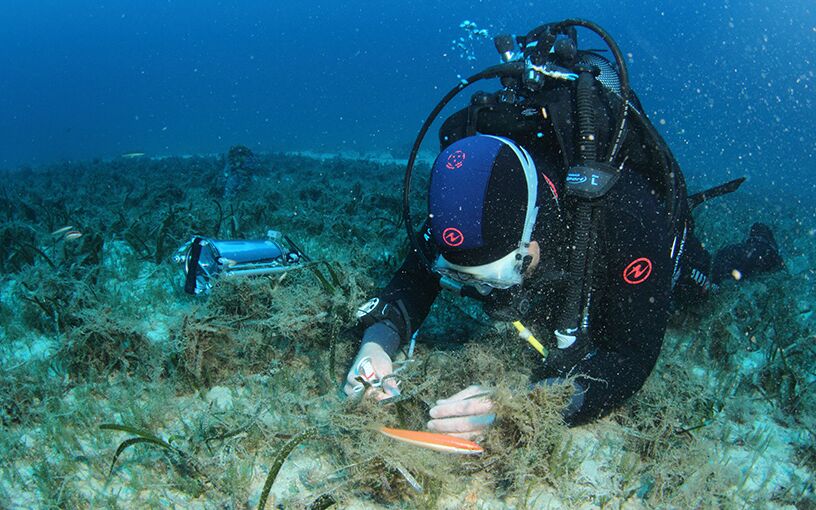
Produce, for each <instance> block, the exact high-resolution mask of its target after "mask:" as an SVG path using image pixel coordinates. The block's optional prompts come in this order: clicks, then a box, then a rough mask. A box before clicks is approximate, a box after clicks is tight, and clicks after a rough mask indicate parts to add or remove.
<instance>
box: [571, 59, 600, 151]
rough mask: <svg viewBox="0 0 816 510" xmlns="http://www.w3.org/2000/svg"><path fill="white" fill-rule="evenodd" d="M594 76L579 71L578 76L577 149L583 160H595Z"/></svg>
mask: <svg viewBox="0 0 816 510" xmlns="http://www.w3.org/2000/svg"><path fill="white" fill-rule="evenodd" d="M594 82H595V77H594V76H592V75H591V74H590V73H581V76H579V77H578V91H577V93H576V96H577V100H578V108H577V110H578V136H579V140H578V150H579V153H580V155H581V158H583V160H584V161H596V160H597V150H596V147H595V108H594V102H593V101H592V96H593V95H594V92H595V88H594V87H593V84H594Z"/></svg>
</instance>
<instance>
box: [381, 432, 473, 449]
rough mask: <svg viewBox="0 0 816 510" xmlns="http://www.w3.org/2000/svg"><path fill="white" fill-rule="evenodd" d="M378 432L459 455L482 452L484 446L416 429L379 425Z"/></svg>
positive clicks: (398, 439)
mask: <svg viewBox="0 0 816 510" xmlns="http://www.w3.org/2000/svg"><path fill="white" fill-rule="evenodd" d="M380 433H381V434H383V435H386V436H388V437H390V438H392V439H396V440H397V441H402V442H404V443H409V444H413V445H416V446H421V447H422V448H428V449H429V450H435V451H438V452H445V453H458V454H461V455H479V454H480V453H483V452H484V448H482V447H481V446H479V444H478V443H474V442H473V441H470V440H468V439H462V438H459V437H456V436H449V435H447V434H437V433H434V432H420V431H417V430H405V429H392V428H389V427H380Z"/></svg>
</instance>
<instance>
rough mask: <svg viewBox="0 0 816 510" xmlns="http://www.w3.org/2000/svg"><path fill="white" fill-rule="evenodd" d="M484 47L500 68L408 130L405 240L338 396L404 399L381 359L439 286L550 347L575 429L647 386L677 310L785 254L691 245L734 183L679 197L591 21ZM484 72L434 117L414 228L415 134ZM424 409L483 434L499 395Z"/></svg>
mask: <svg viewBox="0 0 816 510" xmlns="http://www.w3.org/2000/svg"><path fill="white" fill-rule="evenodd" d="M578 27H584V28H587V29H589V30H591V31H593V32H595V34H597V35H598V36H599V37H600V38H601V39H602V40H603V41H604V42H605V43H606V45H607V46H608V48H609V51H611V53H612V55H613V57H614V58H613V59H611V60H610V59H607V58H605V57H604V56H603V55H602V54H601V52H600V51H599V50H580V49H578V40H577V30H576V29H577V28H578ZM495 43H496V47H497V49H498V50H499V53H500V54H501V55H502V60H503V63H502V64H499V65H496V66H493V67H490V68H488V69H486V70H484V71H482V72H480V73H478V74H476V75H474V76H473V77H471V78H469V79H467V80H463V81H462V82H461V83H460V84H459V85H457V87H455V88H454V89H453V90H452V91H451V92H450V93H448V95H447V96H445V98H444V99H443V100H442V102H440V104H439V105H438V106H437V107H436V108H435V109H434V111H433V112H432V113H431V115H430V116H429V118H428V119H427V120H426V122H425V124H424V125H423V128H422V130H421V131H420V133H419V136H418V137H417V140H416V142H415V144H414V147H413V150H412V153H411V156H410V158H409V163H408V168H407V170H406V178H405V183H406V186H405V189H404V194H403V199H404V214H405V219H406V226H407V228H408V236H409V239H410V240H411V243H412V250H411V251H410V252H409V254H408V256H407V258H406V260H405V261H404V262H403V264H402V266H401V267H400V269H399V270H398V271H397V273H396V274H395V275H394V276H393V277H392V279H391V280H390V282H389V283H388V285H387V286H386V287H385V288H384V289H382V290H381V291H380V292H379V295H378V296H377V297H376V298H374V299H372V300H371V301H369V302H368V303H366V304H365V305H363V306H362V307H361V308H360V310H359V311H358V317H359V318H360V320H361V323H362V324H363V325H364V326H365V330H364V333H363V337H362V343H361V346H360V348H359V351H358V353H357V356H356V358H355V360H354V361H353V363H352V365H351V369H350V370H349V373H348V376H347V379H346V383H345V386H344V391H345V393H346V394H347V395H349V396H352V395H360V394H361V393H365V394H366V395H370V396H373V397H374V398H378V399H384V398H389V397H392V396H395V395H398V394H399V388H398V384H397V382H396V381H397V379H396V377H394V376H393V375H392V374H393V371H394V368H393V364H392V357H393V356H394V355H395V353H397V351H398V350H399V348H400V346H401V345H403V344H405V343H407V342H409V341H412V339H413V338H414V334H415V333H416V331H417V330H418V328H419V327H420V325H421V324H422V323H423V321H424V320H425V318H426V316H427V315H428V313H429V310H430V308H431V305H432V303H433V302H434V300H435V298H436V296H437V295H438V294H439V293H440V291H442V290H443V289H447V290H451V291H453V292H455V293H456V294H458V295H461V296H467V297H471V298H475V299H478V300H480V301H481V302H482V303H483V306H484V309H485V311H487V312H488V313H489V314H490V315H491V317H493V318H496V319H498V320H509V321H518V322H516V323H515V324H516V327H517V329H519V331H520V333H522V335H527V336H528V337H529V335H530V332H531V331H535V332H536V334H537V337H538V338H539V339H540V341H541V343H542V344H544V345H540V344H539V347H541V349H538V347H537V349H538V350H539V353H540V354H541V356H542V357H543V358H544V359H543V361H542V363H541V364H540V365H539V369H538V373H536V374H535V376H536V378H537V382H540V383H541V384H554V383H560V382H564V381H570V382H571V383H572V385H573V387H574V390H575V391H574V393H573V396H572V399H571V401H570V403H569V405H568V406H567V408H565V409H564V412H563V416H564V419H565V420H566V422H567V423H568V424H569V425H578V424H583V423H586V422H588V421H591V420H593V419H596V418H598V417H601V416H603V415H605V414H607V413H608V412H609V411H611V410H612V409H613V408H615V407H616V406H618V405H619V404H621V403H622V402H623V401H625V400H626V399H627V398H629V397H630V396H631V395H633V394H634V393H635V392H637V391H638V390H639V389H640V388H641V386H642V385H643V384H644V382H645V381H646V379H647V377H648V376H649V374H650V373H651V371H652V369H653V368H654V366H655V363H656V361H657V358H658V355H659V353H660V349H661V345H662V342H663V336H664V333H665V331H666V325H667V321H668V317H669V314H670V311H671V310H672V306H676V305H680V304H686V303H691V302H695V301H699V300H701V299H703V298H704V297H705V296H706V295H707V294H708V293H709V292H710V291H711V290H712V289H714V288H715V287H716V286H718V285H720V284H721V283H723V282H725V281H726V280H734V279H736V280H738V279H741V278H744V277H748V276H751V275H753V274H756V273H761V272H765V271H772V270H776V269H780V268H781V267H782V266H783V262H782V259H781V258H780V256H779V253H778V249H777V245H776V241H775V240H774V236H773V234H772V232H771V230H770V229H769V228H768V227H767V226H765V225H763V224H759V223H757V224H754V226H753V227H752V228H751V230H750V232H749V234H748V237H747V239H746V240H745V241H744V242H743V243H740V244H736V245H732V246H727V247H725V248H723V249H722V250H720V251H718V252H717V253H715V254H714V255H713V256H712V255H711V254H709V253H708V252H707V251H706V250H705V249H704V248H703V246H702V244H701V243H700V241H699V240H698V239H697V237H695V235H694V229H693V221H692V217H691V214H690V213H691V209H693V208H694V206H696V205H698V204H699V203H701V202H702V201H704V200H706V199H708V198H712V197H714V196H719V195H722V194H725V193H728V192H730V191H733V190H734V189H736V188H737V187H738V186H739V184H740V183H741V182H742V179H738V180H736V181H732V182H730V183H726V184H725V185H722V186H718V187H716V188H713V189H711V190H708V191H706V192H703V193H698V194H696V195H691V196H688V195H687V193H686V189H685V185H684V180H683V175H682V173H681V171H680V168H679V166H678V163H677V161H676V160H675V158H674V156H673V155H672V153H671V151H670V150H669V148H668V146H667V145H666V143H665V142H664V140H663V139H662V137H661V136H660V135H659V134H658V132H657V131H656V130H655V128H654V127H653V126H652V124H651V122H650V121H649V120H648V119H647V118H646V115H645V113H644V111H643V108H642V107H641V105H640V102H639V100H638V98H637V96H636V95H635V93H634V92H633V91H632V90H631V89H630V87H629V81H628V73H627V70H626V66H625V62H624V61H623V59H622V57H621V53H620V50H619V48H618V47H617V45H616V44H615V42H614V40H612V38H611V37H609V35H608V34H607V33H606V32H605V31H604V30H603V29H602V28H600V27H599V26H598V25H596V24H594V23H591V22H588V21H584V20H566V21H563V22H559V23H551V24H545V25H542V26H540V27H537V28H536V29H534V30H533V31H531V32H530V33H528V34H527V35H524V36H499V37H497V38H496V39H495ZM486 78H500V80H501V84H502V88H501V89H500V90H499V91H498V92H495V93H487V92H477V93H475V94H474V95H473V96H472V98H471V101H470V104H469V105H468V106H467V107H465V108H463V109H461V110H459V111H457V112H456V113H454V114H452V115H451V116H450V117H448V118H447V119H446V120H445V121H444V123H443V124H442V126H441V128H440V131H439V142H440V145H441V152H440V154H439V156H438V157H437V158H436V160H435V162H434V164H433V166H432V168H431V178H430V184H429V190H428V216H427V218H426V219H425V220H424V223H423V224H422V226H421V228H420V231H419V235H417V233H415V232H414V231H413V227H412V222H411V214H410V208H409V203H408V193H409V188H410V182H411V172H412V169H413V164H414V161H415V159H416V154H417V151H418V149H419V146H420V144H421V142H422V138H423V137H424V135H425V133H426V132H427V131H428V129H429V128H430V125H431V123H432V122H433V120H434V118H435V117H436V116H437V115H438V114H439V112H440V111H441V110H442V109H443V108H444V106H445V105H446V104H447V103H448V102H449V101H450V100H451V99H452V98H453V97H454V96H455V95H456V94H457V93H458V92H460V91H461V90H462V89H464V88H465V87H466V86H468V85H470V84H472V83H474V82H476V81H479V80H481V79H486ZM522 322H523V323H524V325H523V326H522V325H521V323H522ZM527 327H529V329H527ZM525 332H526V333H525ZM523 338H524V336H523ZM531 353H532V351H531ZM430 418H431V419H430V421H429V422H428V425H427V427H428V429H429V430H431V431H435V432H442V433H447V434H452V435H456V436H459V437H465V438H472V437H477V436H478V435H480V434H481V433H483V432H484V430H485V429H486V428H487V427H488V426H489V425H490V424H491V423H492V422H493V421H494V419H495V413H494V405H493V403H492V402H491V400H490V394H489V392H488V391H486V390H485V388H482V387H480V386H477V385H474V386H470V387H468V388H465V389H463V390H462V391H459V392H458V393H456V394H454V395H452V396H450V397H448V398H446V399H442V400H439V401H437V402H436V405H434V406H433V407H432V408H431V410H430Z"/></svg>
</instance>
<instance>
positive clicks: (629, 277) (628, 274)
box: [623, 257, 652, 285]
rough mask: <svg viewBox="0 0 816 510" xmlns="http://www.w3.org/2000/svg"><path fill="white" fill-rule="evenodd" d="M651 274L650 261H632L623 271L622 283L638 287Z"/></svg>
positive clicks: (643, 259)
mask: <svg viewBox="0 0 816 510" xmlns="http://www.w3.org/2000/svg"><path fill="white" fill-rule="evenodd" d="M650 274H652V261H651V260H649V259H647V258H646V257H641V258H639V259H637V260H633V261H632V262H631V263H630V264H629V265H628V266H626V269H624V270H623V281H625V282H626V283H628V284H629V285H638V284H640V283H643V282H645V281H646V280H647V279H648V278H649V275H650Z"/></svg>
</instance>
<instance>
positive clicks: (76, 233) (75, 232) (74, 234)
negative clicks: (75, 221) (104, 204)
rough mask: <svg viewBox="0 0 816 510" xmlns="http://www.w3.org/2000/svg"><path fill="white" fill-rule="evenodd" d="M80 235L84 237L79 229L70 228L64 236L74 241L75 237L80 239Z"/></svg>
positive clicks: (67, 239)
mask: <svg viewBox="0 0 816 510" xmlns="http://www.w3.org/2000/svg"><path fill="white" fill-rule="evenodd" d="M80 237H82V232H80V231H79V230H69V231H68V232H66V233H65V235H64V236H63V237H62V238H63V239H65V240H66V241H73V240H74V239H79V238H80Z"/></svg>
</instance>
